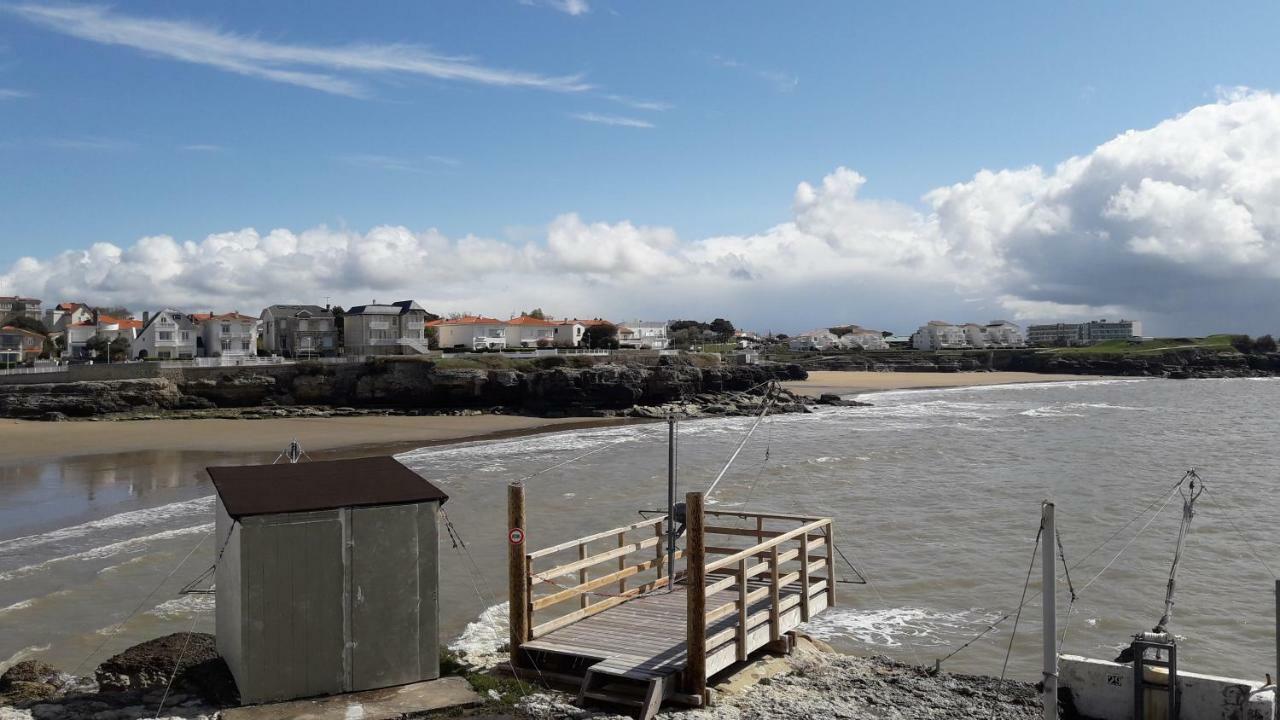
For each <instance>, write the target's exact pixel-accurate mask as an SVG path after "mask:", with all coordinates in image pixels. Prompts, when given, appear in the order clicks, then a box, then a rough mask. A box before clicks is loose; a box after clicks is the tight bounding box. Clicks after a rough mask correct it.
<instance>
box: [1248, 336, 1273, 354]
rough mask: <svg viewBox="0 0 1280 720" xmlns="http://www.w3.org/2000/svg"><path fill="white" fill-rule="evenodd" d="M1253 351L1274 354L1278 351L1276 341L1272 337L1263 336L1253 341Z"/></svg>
mask: <svg viewBox="0 0 1280 720" xmlns="http://www.w3.org/2000/svg"><path fill="white" fill-rule="evenodd" d="M1253 351H1254V352H1259V353H1273V352H1275V351H1276V339H1275V338H1273V337H1271V336H1270V335H1263V336H1262V337H1260V338H1258V339H1257V340H1254V341H1253Z"/></svg>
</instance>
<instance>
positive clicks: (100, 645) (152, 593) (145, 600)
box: [71, 533, 213, 675]
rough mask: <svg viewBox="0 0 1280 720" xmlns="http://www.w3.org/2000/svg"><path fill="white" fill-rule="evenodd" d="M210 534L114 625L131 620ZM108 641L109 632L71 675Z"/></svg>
mask: <svg viewBox="0 0 1280 720" xmlns="http://www.w3.org/2000/svg"><path fill="white" fill-rule="evenodd" d="M212 534H213V533H205V534H204V535H202V536H200V542H198V543H196V544H195V545H194V546H193V547H192V548H191V549H190V550H189V551H187V554H186V556H184V557H183V558H182V561H181V562H179V563H178V564H177V566H176V567H174V568H173V569H172V570H170V571H169V574H168V575H165V576H164V579H162V580H161V581H160V582H158V583H156V586H155V587H153V588H151V592H149V593H147V596H146V597H144V598H142V602H140V603H138V605H137V607H135V608H134V609H133V610H130V611H129V614H128V615H125V617H124V619H123V620H121V621H120V622H118V623H116V625H124V624H125V623H127V622H129V621H130V620H132V619H133V616H134V615H137V614H138V611H139V610H141V609H142V608H143V606H145V605H146V604H147V602H148V601H150V600H151V598H152V597H153V596H154V595H155V594H156V593H157V592H159V591H160V588H161V587H162V586H163V585H164V584H165V583H167V582H169V579H170V578H172V577H173V576H174V574H176V573H177V572H178V570H179V569H180V568H181V567H182V566H183V565H185V564H186V563H187V560H189V559H191V556H192V555H194V554H195V552H196V550H198V549H199V548H200V546H201V545H204V541H205V540H208V539H209V536H210V535H212ZM108 642H111V634H107V635H106V637H104V638H103V639H102V642H100V643H98V646H97V647H95V648H94V649H93V650H91V651H90V652H89V654H88V655H85V656H84V659H82V660H81V661H80V662H78V663H76V666H75V667H74V668H72V669H71V674H72V675H78V674H79V672H80V668H81V667H83V666H84V664H85V663H86V662H88V661H89V659H90V658H92V657H93V656H94V655H97V654H98V651H99V650H101V649H102V648H103V647H105V646H106V644H107V643H108Z"/></svg>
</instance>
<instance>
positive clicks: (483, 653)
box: [449, 603, 511, 667]
mask: <svg viewBox="0 0 1280 720" xmlns="http://www.w3.org/2000/svg"><path fill="white" fill-rule="evenodd" d="M510 627H511V616H510V614H509V613H508V611H507V603H499V604H497V605H494V606H493V607H490V608H486V609H485V611H484V612H482V613H480V617H478V618H476V619H475V620H474V621H472V622H469V623H467V626H466V627H465V628H463V630H462V634H461V635H459V636H458V637H457V639H455V640H454V641H453V642H451V643H449V649H450V650H452V651H453V652H455V653H457V654H458V656H459V657H460V658H461V659H462V661H463V662H465V663H466V664H468V665H470V666H472V667H489V666H492V665H496V664H498V662H500V661H501V657H500V654H501V651H502V646H503V645H505V644H506V643H507V640H508V637H507V636H508V635H509V634H510Z"/></svg>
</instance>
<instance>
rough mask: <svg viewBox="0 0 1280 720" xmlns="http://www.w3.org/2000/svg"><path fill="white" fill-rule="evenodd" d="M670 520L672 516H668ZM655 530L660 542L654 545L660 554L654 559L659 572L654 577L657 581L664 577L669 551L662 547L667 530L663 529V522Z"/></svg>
mask: <svg viewBox="0 0 1280 720" xmlns="http://www.w3.org/2000/svg"><path fill="white" fill-rule="evenodd" d="M670 520H671V518H667V522H670ZM653 531H654V532H655V533H657V534H658V544H657V545H655V546H654V550H655V551H657V554H658V555H657V557H655V558H654V559H653V567H654V568H655V569H656V570H657V574H656V575H654V577H653V579H654V582H657V581H658V580H661V579H662V569H663V567H665V566H666V564H667V551H666V548H664V547H662V538H663V536H664V535H666V532H667V531H666V530H665V529H663V527H662V523H658V524H657V525H654V526H653ZM655 587H656V586H655Z"/></svg>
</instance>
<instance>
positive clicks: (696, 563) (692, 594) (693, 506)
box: [684, 492, 707, 697]
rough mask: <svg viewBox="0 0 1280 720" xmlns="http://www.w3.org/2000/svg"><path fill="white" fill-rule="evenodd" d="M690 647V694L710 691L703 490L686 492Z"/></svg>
mask: <svg viewBox="0 0 1280 720" xmlns="http://www.w3.org/2000/svg"><path fill="white" fill-rule="evenodd" d="M684 501H685V523H686V528H687V530H686V532H687V533H688V538H687V539H686V540H685V553H686V555H687V557H686V558H685V563H686V569H685V583H686V585H687V590H686V597H687V598H688V601H687V607H686V610H687V612H686V618H687V623H686V628H685V630H686V639H685V642H686V647H687V648H688V658H689V667H688V671H687V672H688V678H689V693H690V694H691V695H697V696H699V697H706V694H707V593H706V588H707V570H706V538H705V535H704V531H703V527H704V525H703V517H702V493H700V492H691V493H688V494H687V495H685V498H684Z"/></svg>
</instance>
